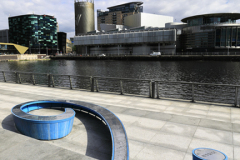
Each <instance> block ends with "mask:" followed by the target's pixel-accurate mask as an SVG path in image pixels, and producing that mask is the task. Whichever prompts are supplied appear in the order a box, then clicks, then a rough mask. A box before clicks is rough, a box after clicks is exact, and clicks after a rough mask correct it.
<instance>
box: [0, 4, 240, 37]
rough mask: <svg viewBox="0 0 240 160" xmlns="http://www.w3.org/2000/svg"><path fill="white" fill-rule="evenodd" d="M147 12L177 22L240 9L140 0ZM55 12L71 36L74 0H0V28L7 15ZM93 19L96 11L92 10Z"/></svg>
mask: <svg viewBox="0 0 240 160" xmlns="http://www.w3.org/2000/svg"><path fill="white" fill-rule="evenodd" d="M127 2H131V1H127V0H125V1H124V0H95V12H96V10H97V9H102V10H107V7H109V6H114V5H117V4H122V3H127ZM142 2H144V4H143V10H144V12H146V13H155V14H161V15H168V16H173V17H174V19H176V21H177V22H180V21H181V19H182V18H184V17H188V16H192V15H198V14H205V13H222V12H237V13H238V12H240V3H239V0H142ZM30 13H35V14H40V15H42V14H49V15H54V16H55V17H56V18H57V21H58V23H59V30H60V31H62V32H67V34H68V38H69V37H72V36H74V32H75V29H74V24H75V22H74V0H1V3H0V30H1V29H8V16H9V15H10V16H17V15H23V14H30ZM95 21H96V14H95Z"/></svg>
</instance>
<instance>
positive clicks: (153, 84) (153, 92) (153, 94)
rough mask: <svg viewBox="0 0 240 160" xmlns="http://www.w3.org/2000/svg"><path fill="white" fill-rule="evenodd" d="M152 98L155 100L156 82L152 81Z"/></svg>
mask: <svg viewBox="0 0 240 160" xmlns="http://www.w3.org/2000/svg"><path fill="white" fill-rule="evenodd" d="M152 98H155V81H152Z"/></svg>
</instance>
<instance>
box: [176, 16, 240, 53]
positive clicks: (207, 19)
mask: <svg viewBox="0 0 240 160" xmlns="http://www.w3.org/2000/svg"><path fill="white" fill-rule="evenodd" d="M238 19H240V13H212V14H202V15H196V16H191V17H187V18H184V19H182V22H184V23H187V26H185V27H184V28H183V29H182V34H181V37H180V41H182V47H181V48H180V49H179V50H178V51H183V52H226V53H229V52H239V51H240V24H237V23H236V20H238Z"/></svg>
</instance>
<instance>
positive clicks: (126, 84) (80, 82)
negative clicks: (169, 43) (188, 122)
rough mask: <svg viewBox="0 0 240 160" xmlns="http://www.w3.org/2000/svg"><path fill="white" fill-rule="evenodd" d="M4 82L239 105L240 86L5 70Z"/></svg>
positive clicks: (0, 79)
mask: <svg viewBox="0 0 240 160" xmlns="http://www.w3.org/2000/svg"><path fill="white" fill-rule="evenodd" d="M1 72H2V74H0V81H3V82H13V83H19V84H21V83H24V84H32V85H44V86H48V87H58V88H69V89H84V90H89V91H91V92H95V91H96V92H114V93H120V94H121V95H123V94H133V95H141V96H145V97H150V98H158V99H159V98H171V99H183V100H190V101H192V102H195V101H204V102H214V103H224V104H233V105H234V106H238V105H239V100H238V99H239V97H240V96H239V91H238V90H239V87H240V85H230V84H212V83H195V82H171V81H158V80H151V79H131V78H117V77H99V76H81V75H57V74H48V73H32V72H13V71H1Z"/></svg>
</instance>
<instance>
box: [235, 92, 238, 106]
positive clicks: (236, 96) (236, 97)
mask: <svg viewBox="0 0 240 160" xmlns="http://www.w3.org/2000/svg"><path fill="white" fill-rule="evenodd" d="M237 99H238V87H235V102H234V106H235V107H237V105H238V100H237Z"/></svg>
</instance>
